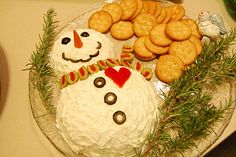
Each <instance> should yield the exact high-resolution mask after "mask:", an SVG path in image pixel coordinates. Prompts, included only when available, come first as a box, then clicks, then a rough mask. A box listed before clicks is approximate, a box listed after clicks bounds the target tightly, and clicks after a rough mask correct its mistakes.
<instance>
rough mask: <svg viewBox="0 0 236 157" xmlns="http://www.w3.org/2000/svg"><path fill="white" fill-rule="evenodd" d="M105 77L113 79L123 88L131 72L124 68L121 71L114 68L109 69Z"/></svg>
mask: <svg viewBox="0 0 236 157" xmlns="http://www.w3.org/2000/svg"><path fill="white" fill-rule="evenodd" d="M105 75H106V76H107V77H109V78H110V79H112V80H113V81H114V82H115V83H116V84H117V85H118V86H119V87H120V88H121V87H123V85H124V84H125V82H126V81H127V80H128V79H129V77H130V75H131V72H130V70H129V69H127V68H124V67H121V68H120V69H119V71H117V70H116V69H114V68H113V67H109V68H107V69H106V70H105Z"/></svg>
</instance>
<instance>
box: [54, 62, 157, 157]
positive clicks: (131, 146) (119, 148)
mask: <svg viewBox="0 0 236 157" xmlns="http://www.w3.org/2000/svg"><path fill="white" fill-rule="evenodd" d="M58 100H59V101H58V104H57V127H58V129H59V130H60V133H61V135H62V136H63V137H64V139H65V141H66V142H67V143H68V145H69V146H70V147H71V148H72V150H74V151H75V152H77V153H79V152H83V154H84V155H86V156H92V157H103V156H113V157H120V156H127V157H131V156H134V155H135V148H140V147H141V146H142V145H143V144H144V143H145V142H146V141H145V140H146V138H147V136H148V134H149V133H150V132H152V130H153V128H154V126H155V123H156V122H157V116H158V109H157V108H158V103H159V102H160V100H159V99H158V98H157V96H156V94H155V91H154V89H153V87H152V86H151V84H150V83H149V82H148V81H147V80H145V78H144V77H143V75H141V74H140V72H138V71H135V70H133V69H129V68H127V67H122V66H116V67H110V68H107V69H106V70H101V71H99V72H97V73H95V74H93V75H91V76H89V77H88V78H87V79H86V80H79V81H78V82H76V83H74V84H72V85H68V86H67V87H65V88H63V89H62V90H61V94H60V97H59V99H58Z"/></svg>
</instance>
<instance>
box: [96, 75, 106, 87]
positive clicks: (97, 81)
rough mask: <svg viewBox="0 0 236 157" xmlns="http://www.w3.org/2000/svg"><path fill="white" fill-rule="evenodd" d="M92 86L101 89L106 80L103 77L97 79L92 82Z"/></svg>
mask: <svg viewBox="0 0 236 157" xmlns="http://www.w3.org/2000/svg"><path fill="white" fill-rule="evenodd" d="M93 84H94V85H95V87H97V88H102V87H103V86H105V84H106V80H105V79H104V78H103V77H97V78H96V79H95V80H94V81H93Z"/></svg>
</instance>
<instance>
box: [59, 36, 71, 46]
mask: <svg viewBox="0 0 236 157" xmlns="http://www.w3.org/2000/svg"><path fill="white" fill-rule="evenodd" d="M69 42H70V38H68V37H65V38H63V39H62V40H61V43H62V44H64V45H67V44H68V43H69Z"/></svg>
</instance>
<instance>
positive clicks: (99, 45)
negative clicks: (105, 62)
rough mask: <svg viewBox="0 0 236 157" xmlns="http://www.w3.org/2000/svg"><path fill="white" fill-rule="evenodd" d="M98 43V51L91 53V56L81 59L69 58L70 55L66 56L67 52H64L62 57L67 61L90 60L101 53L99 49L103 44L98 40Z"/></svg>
mask: <svg viewBox="0 0 236 157" xmlns="http://www.w3.org/2000/svg"><path fill="white" fill-rule="evenodd" d="M97 44H98V45H97V47H96V49H97V52H96V53H94V54H90V55H89V57H88V58H86V59H83V58H80V59H73V58H69V57H67V56H66V54H65V52H63V53H62V58H63V59H64V60H66V61H71V62H72V63H78V62H89V61H90V60H91V59H92V58H94V57H97V56H98V55H99V54H100V52H99V49H101V47H102V44H101V43H100V42H99V41H97Z"/></svg>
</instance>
